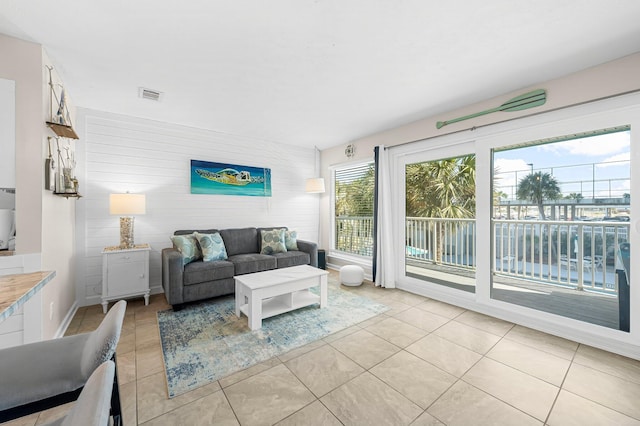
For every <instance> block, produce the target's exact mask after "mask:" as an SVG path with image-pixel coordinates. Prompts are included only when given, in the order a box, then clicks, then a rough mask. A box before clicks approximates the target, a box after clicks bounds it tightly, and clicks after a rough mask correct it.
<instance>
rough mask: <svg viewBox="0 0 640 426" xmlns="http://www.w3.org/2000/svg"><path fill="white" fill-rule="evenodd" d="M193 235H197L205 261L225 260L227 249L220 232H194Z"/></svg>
mask: <svg viewBox="0 0 640 426" xmlns="http://www.w3.org/2000/svg"><path fill="white" fill-rule="evenodd" d="M193 235H195V236H196V238H197V239H198V243H199V244H200V249H201V250H202V260H203V261H205V262H210V261H212V260H225V259H226V258H227V250H226V249H225V247H224V241H222V237H221V236H220V234H219V233H217V232H216V233H213V234H201V233H199V232H194V233H193Z"/></svg>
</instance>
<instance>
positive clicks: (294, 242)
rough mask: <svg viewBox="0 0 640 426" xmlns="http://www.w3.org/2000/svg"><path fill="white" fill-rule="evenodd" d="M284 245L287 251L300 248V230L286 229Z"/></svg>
mask: <svg viewBox="0 0 640 426" xmlns="http://www.w3.org/2000/svg"><path fill="white" fill-rule="evenodd" d="M284 245H285V246H286V247H287V251H292V250H298V231H284Z"/></svg>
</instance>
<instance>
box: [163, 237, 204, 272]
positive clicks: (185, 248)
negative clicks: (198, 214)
mask: <svg viewBox="0 0 640 426" xmlns="http://www.w3.org/2000/svg"><path fill="white" fill-rule="evenodd" d="M171 242H172V243H173V248H175V249H176V250H178V252H179V253H180V254H181V255H182V263H183V264H184V265H186V264H187V263H191V262H193V261H194V260H198V259H200V258H201V257H202V252H201V251H200V248H199V247H198V242H197V241H196V237H195V236H194V235H193V234H191V235H174V236H172V237H171Z"/></svg>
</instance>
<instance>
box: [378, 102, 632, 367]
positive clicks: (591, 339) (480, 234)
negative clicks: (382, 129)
mask: <svg viewBox="0 0 640 426" xmlns="http://www.w3.org/2000/svg"><path fill="white" fill-rule="evenodd" d="M627 124H628V125H630V126H631V148H630V149H631V173H630V180H631V194H632V196H631V227H630V235H629V237H630V242H631V247H632V249H631V264H639V263H638V261H639V260H640V219H639V218H640V211H638V208H640V204H638V202H634V199H638V197H640V93H634V94H628V95H622V96H618V97H614V98H610V99H606V100H601V101H597V102H592V103H588V104H584V105H579V106H574V107H570V108H565V109H561V110H557V111H552V112H547V113H544V114H540V115H536V116H531V117H526V118H521V119H517V120H513V121H509V122H505V123H500V124H495V125H491V126H486V127H482V128H479V129H476V130H475V131H473V132H461V133H456V134H451V135H445V136H442V137H439V138H434V139H429V140H424V141H419V142H416V143H413V144H408V145H403V146H397V147H391V149H390V157H391V161H392V162H393V164H394V167H393V168H394V170H396V171H397V172H396V174H395V175H394V176H392V180H393V182H392V186H393V188H394V191H393V192H394V197H395V198H394V203H393V205H394V210H393V216H394V232H393V235H394V247H396V252H397V253H399V254H398V257H397V259H396V261H397V263H396V264H397V265H404V250H403V246H404V230H403V228H404V223H403V222H404V214H405V212H404V206H405V188H404V182H405V177H404V167H403V165H404V164H407V163H412V162H416V160H415V159H416V158H419V157H420V153H421V152H424V151H426V150H430V149H434V147H444V146H459V147H460V150H458V154H459V155H463V154H468V153H469V152H468V149H467V150H466V151H464V152H463V151H462V149H464V147H466V146H468V145H467V143H469V142H471V141H474V143H475V154H476V184H477V186H476V238H477V242H476V244H477V248H476V253H477V261H476V265H477V267H476V292H475V294H474V293H468V292H463V291H459V290H455V289H451V288H447V287H445V286H439V285H425V282H424V281H422V280H418V279H416V278H411V277H407V276H405V274H404V271H405V269H404V268H403V267H399V268H397V269H396V271H397V272H396V274H397V276H396V283H397V287H398V288H400V289H404V290H407V291H411V292H413V293H417V294H422V295H424V296H427V297H431V298H434V299H437V300H441V301H444V302H448V303H452V304H454V305H458V306H462V307H464V308H467V309H471V310H474V311H478V312H481V313H485V314H487V315H491V316H493V317H497V318H501V319H504V320H506V321H510V322H514V323H517V324H521V325H524V326H527V327H530V328H534V329H537V330H541V331H545V332H548V333H551V334H555V335H558V336H561V337H565V338H568V339H571V340H574V341H578V342H581V343H585V344H588V345H592V346H596V347H600V348H603V349H606V350H609V351H612V352H616V353H619V354H622V355H626V356H631V357H633V358H640V343H639V342H640V286H637V285H636V286H634V285H631V286H630V305H631V306H632V307H633V308H632V310H631V313H630V332H629V333H627V332H622V331H619V330H614V329H610V328H606V327H602V326H597V325H595V324H590V323H586V322H583V321H578V320H574V319H571V318H567V317H563V316H558V315H554V314H550V313H547V312H542V311H538V310H534V309H530V308H526V307H523V306H519V305H514V304H510V303H507V302H503V301H499V300H494V299H491V297H490V291H491V252H492V250H490V249H489V248H490V245H491V244H492V243H491V241H492V235H491V226H490V224H491V200H492V194H491V179H492V170H491V164H492V150H493V149H495V148H501V147H504V146H510V145H514V144H517V143H523V142H529V141H535V140H540V139H545V138H549V137H557V136H560V135H566V134H572V133H581V132H585V131H589V130H598V129H604V128H610V127H616V126H621V125H627ZM453 151H456V149H455V148H454V149H453ZM454 155H455V154H454ZM634 194H635V195H634ZM481 241H485V242H486V241H488V242H489V245H488V246H485V247H483V246H481V243H479V242H481ZM634 247H635V249H634ZM638 274H640V271H638ZM636 281H638V282H639V283H640V279H637V278H636Z"/></svg>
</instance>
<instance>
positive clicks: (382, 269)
mask: <svg viewBox="0 0 640 426" xmlns="http://www.w3.org/2000/svg"><path fill="white" fill-rule="evenodd" d="M377 167H378V205H377V215H376V221H377V233H376V245H377V249H376V268H377V272H376V278H375V284H376V286H380V287H386V288H395V287H396V282H395V275H396V273H395V263H394V259H393V238H392V233H391V230H392V226H393V224H392V218H391V167H390V162H389V155H388V153H387V151H386V150H385V148H384V145H380V146H379V147H378V164H377Z"/></svg>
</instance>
